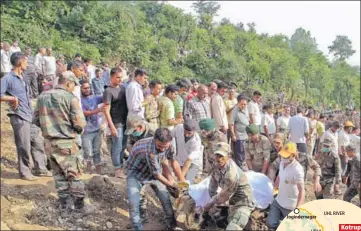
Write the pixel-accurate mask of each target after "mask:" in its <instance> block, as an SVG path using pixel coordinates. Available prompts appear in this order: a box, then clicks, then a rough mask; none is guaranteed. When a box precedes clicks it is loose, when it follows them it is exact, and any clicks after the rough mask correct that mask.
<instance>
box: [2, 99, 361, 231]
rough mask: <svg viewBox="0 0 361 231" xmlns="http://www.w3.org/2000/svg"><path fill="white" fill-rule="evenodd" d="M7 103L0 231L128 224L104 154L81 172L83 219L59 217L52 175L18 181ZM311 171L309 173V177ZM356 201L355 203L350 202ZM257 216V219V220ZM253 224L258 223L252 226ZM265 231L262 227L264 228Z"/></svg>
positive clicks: (153, 204)
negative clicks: (89, 210)
mask: <svg viewBox="0 0 361 231" xmlns="http://www.w3.org/2000/svg"><path fill="white" fill-rule="evenodd" d="M6 108H7V106H6V105H5V104H1V230H89V229H90V230H114V229H119V230H125V229H127V228H128V227H127V226H128V225H129V213H128V200H127V194H126V185H125V181H124V180H122V179H116V178H114V177H112V172H113V168H112V165H111V160H110V156H109V155H106V154H105V155H104V156H102V159H103V161H104V162H105V166H104V168H103V172H102V173H103V174H104V175H105V176H104V175H103V176H99V175H96V174H93V173H86V174H84V175H83V176H82V179H84V181H85V182H86V188H87V199H86V203H88V204H91V205H93V206H95V208H96V209H95V212H94V213H93V214H91V215H88V216H86V217H83V218H74V217H70V218H61V217H60V214H59V213H58V209H57V206H58V204H57V194H56V190H55V187H54V181H53V178H52V177H42V178H39V179H38V180H36V181H24V180H21V179H19V177H18V172H17V155H16V147H15V143H14V138H13V132H12V128H11V125H10V123H9V118H8V117H7V116H6V111H5V109H6ZM310 177H311V175H310V176H309V178H310ZM146 195H147V198H148V208H149V209H148V211H149V212H148V214H149V223H147V224H145V225H144V229H147V230H159V229H164V226H163V224H164V213H163V211H162V209H161V206H160V202H159V201H158V199H157V198H156V197H155V196H154V193H153V192H152V191H151V190H149V192H147V193H146ZM306 195H307V196H306V201H310V200H314V196H313V193H312V183H311V181H308V183H307V187H306ZM354 203H355V204H357V203H358V202H357V201H356V199H355V201H354ZM264 215H265V214H264V213H262V212H261V213H255V214H254V218H253V219H252V220H257V219H258V221H257V222H254V223H255V225H253V226H252V227H258V228H257V229H260V227H264V224H263V221H264ZM256 217H257V219H256ZM257 223H259V224H258V225H257ZM264 230H265V229H264Z"/></svg>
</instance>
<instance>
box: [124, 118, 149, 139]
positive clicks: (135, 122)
mask: <svg viewBox="0 0 361 231" xmlns="http://www.w3.org/2000/svg"><path fill="white" fill-rule="evenodd" d="M144 123H145V121H144V120H143V118H142V117H140V116H136V115H135V116H129V117H128V120H127V130H125V134H126V135H131V134H132V133H133V132H134V131H135V129H136V128H137V127H138V126H140V125H143V124H144Z"/></svg>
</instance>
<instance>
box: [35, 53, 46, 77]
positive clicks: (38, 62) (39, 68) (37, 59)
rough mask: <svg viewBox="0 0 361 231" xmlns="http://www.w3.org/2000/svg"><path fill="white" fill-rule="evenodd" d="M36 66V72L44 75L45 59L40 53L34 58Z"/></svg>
mask: <svg viewBox="0 0 361 231" xmlns="http://www.w3.org/2000/svg"><path fill="white" fill-rule="evenodd" d="M34 65H35V68H36V71H37V72H38V73H40V74H42V72H43V65H44V57H43V56H42V55H41V54H40V53H38V54H37V55H35V57H34Z"/></svg>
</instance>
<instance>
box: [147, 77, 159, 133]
mask: <svg viewBox="0 0 361 231" xmlns="http://www.w3.org/2000/svg"><path fill="white" fill-rule="evenodd" d="M149 88H150V91H151V94H150V95H148V96H147V97H146V104H145V119H146V120H147V121H148V123H149V127H150V129H151V130H152V132H153V133H154V132H155V130H157V128H159V126H160V117H159V115H160V111H159V108H158V98H159V94H160V92H161V91H162V83H161V82H160V81H159V80H152V81H150V83H149Z"/></svg>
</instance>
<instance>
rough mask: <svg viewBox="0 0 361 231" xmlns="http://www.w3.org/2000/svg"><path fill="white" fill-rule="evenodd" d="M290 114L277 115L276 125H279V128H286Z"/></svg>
mask: <svg viewBox="0 0 361 231" xmlns="http://www.w3.org/2000/svg"><path fill="white" fill-rule="evenodd" d="M290 118H291V117H290V116H288V117H287V116H284V115H282V116H281V117H278V119H277V126H279V127H280V128H281V129H285V130H287V128H288V123H289V122H290Z"/></svg>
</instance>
